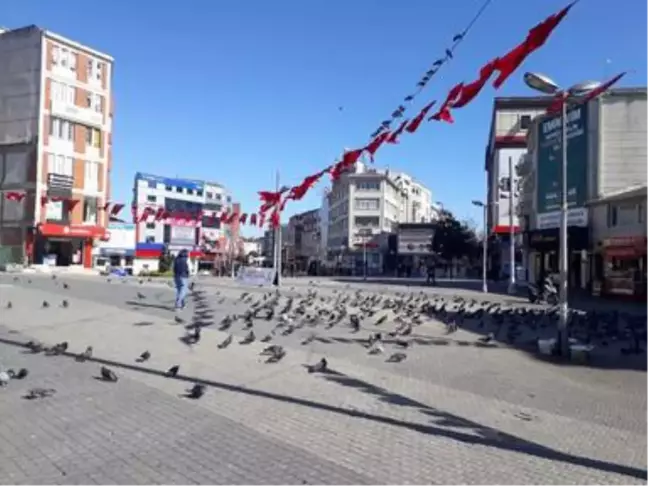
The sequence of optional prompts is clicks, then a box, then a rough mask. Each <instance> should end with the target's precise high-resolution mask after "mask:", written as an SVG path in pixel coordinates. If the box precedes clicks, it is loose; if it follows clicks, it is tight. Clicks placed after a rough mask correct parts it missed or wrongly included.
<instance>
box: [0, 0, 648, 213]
mask: <svg viewBox="0 0 648 486" xmlns="http://www.w3.org/2000/svg"><path fill="white" fill-rule="evenodd" d="M481 3H482V0H402V1H389V0H325V1H324V0H321V1H316V0H276V1H268V0H250V1H243V0H236V1H235V0H211V1H208V0H186V1H183V2H172V1H168V2H164V1H159V0H158V1H153V0H137V1H129V2H128V1H125V0H113V1H112V2H108V3H105V2H104V3H95V2H88V1H87V0H84V1H80V0H62V1H52V0H21V1H11V0H10V1H9V2H2V5H1V6H0V25H4V26H7V27H20V26H24V25H27V24H37V25H39V26H41V27H43V28H47V29H49V30H52V31H54V32H57V33H60V34H62V35H65V36H67V37H70V38H72V39H75V40H78V41H79V42H82V43H84V44H87V45H90V46H92V47H95V48H96V49H99V50H102V51H105V52H107V53H109V54H111V55H112V56H113V57H114V58H115V72H114V92H115V97H116V99H115V106H116V108H115V133H114V138H113V140H114V171H113V188H114V196H115V199H117V200H122V201H126V202H129V203H130V197H131V189H132V181H133V174H134V173H135V171H138V170H139V171H145V172H152V173H156V174H160V175H168V176H176V175H177V176H181V177H189V178H206V179H214V180H217V181H220V182H222V183H223V184H225V185H227V186H228V187H230V188H231V190H232V191H233V194H234V197H235V199H237V200H239V201H241V203H242V205H243V208H244V210H255V209H256V208H257V207H258V199H257V194H256V192H257V191H258V190H260V189H268V188H273V187H274V173H275V170H276V169H280V171H281V177H282V182H283V183H287V184H291V185H292V184H295V183H298V182H300V181H301V179H302V178H303V177H304V176H306V175H308V174H310V173H312V172H315V171H317V170H319V169H321V168H322V167H324V166H325V165H328V164H329V163H331V162H332V161H333V159H334V158H335V157H336V156H337V155H339V154H340V153H341V151H342V149H343V148H344V147H353V148H355V147H359V146H362V145H364V144H366V143H367V142H368V136H369V134H370V133H371V131H372V130H373V129H375V128H376V126H377V125H378V124H379V123H380V121H381V120H383V119H385V118H387V117H388V116H389V114H390V113H391V112H392V111H393V110H394V109H395V108H396V107H397V105H398V104H399V102H400V101H401V99H402V97H404V96H405V95H407V94H409V92H410V91H412V88H413V86H414V85H415V84H416V82H417V81H418V79H419V77H420V76H421V75H422V74H423V73H424V71H425V70H426V69H428V67H429V66H430V64H431V63H432V62H433V61H434V60H435V59H436V58H437V57H439V55H440V54H441V53H442V52H443V50H444V48H445V47H446V46H447V45H449V43H450V39H451V38H452V36H453V35H454V34H455V33H457V32H459V31H460V30H461V29H462V28H463V27H464V26H465V25H466V23H467V22H468V21H469V19H470V18H471V17H472V16H473V15H474V13H475V12H476V10H477V9H478V7H479V5H480V4H481ZM566 4H567V0H493V1H492V3H491V5H490V6H489V7H488V9H487V10H486V12H485V13H484V15H483V16H482V18H481V19H480V20H479V22H478V23H477V24H476V25H475V27H474V29H473V30H472V31H471V32H470V34H469V36H468V37H467V38H466V40H465V42H464V43H462V44H461V46H460V47H459V49H458V50H457V52H456V57H455V60H454V61H452V63H450V64H449V65H448V66H445V67H444V68H443V69H442V70H441V71H440V73H439V75H438V76H437V77H436V78H435V79H434V80H433V81H432V82H431V83H430V84H429V85H428V87H427V88H426V90H425V91H424V93H423V94H422V96H420V97H419V98H418V99H417V104H416V105H413V106H412V107H411V110H412V112H413V111H416V110H418V109H419V108H420V107H422V106H423V105H425V104H426V103H427V102H428V101H430V100H432V99H438V100H439V102H440V101H442V99H443V98H444V97H445V95H446V93H447V90H448V88H450V87H451V86H453V85H454V84H455V83H456V82H459V81H464V80H465V81H472V79H473V78H474V77H475V75H476V73H477V71H478V69H479V68H480V67H481V65H482V64H484V63H485V62H486V61H488V60H490V59H491V58H493V57H496V56H497V55H500V54H504V53H505V52H506V51H507V50H508V49H509V48H511V47H513V46H514V45H516V44H517V43H518V42H519V41H521V40H522V39H523V38H524V36H525V34H526V31H527V29H528V28H530V27H531V26H533V25H534V24H535V23H537V22H539V21H540V20H542V19H544V18H545V17H546V16H547V15H549V14H550V13H552V12H555V11H558V10H559V9H560V8H562V7H563V6H565V5H566ZM608 60H609V62H608ZM524 69H533V70H536V71H541V72H546V73H549V74H551V76H552V77H554V79H555V80H556V81H558V82H560V83H564V84H568V83H573V82H577V81H580V80H583V79H592V78H593V79H597V78H601V77H603V76H606V75H607V76H611V75H612V74H615V73H616V72H619V71H622V70H633V71H634V72H633V73H631V74H630V75H629V76H627V77H626V79H625V80H624V81H623V84H624V85H633V86H637V85H645V84H646V1H645V0H619V1H616V2H611V1H609V0H581V1H580V2H579V3H578V4H577V5H576V7H575V8H574V9H573V10H572V11H571V13H570V14H569V15H568V17H567V18H566V19H565V21H564V22H563V23H562V24H561V25H560V26H559V28H558V29H557V30H556V32H555V33H554V35H553V36H552V37H551V39H550V40H549V42H548V43H547V44H546V45H545V47H544V48H543V49H541V50H540V51H538V52H536V53H535V54H533V55H532V56H531V57H530V58H529V59H528V60H527V62H526V63H525V65H524V66H523V67H522V69H521V70H520V71H519V72H518V73H517V75H515V76H514V77H512V78H510V79H509V81H508V82H507V84H506V85H505V86H504V87H503V88H502V89H501V90H499V91H498V92H496V91H494V90H493V88H492V87H490V86H488V87H487V88H486V89H485V90H484V91H483V92H482V93H481V94H480V96H479V97H478V98H477V100H475V101H474V102H473V103H472V104H471V105H469V106H468V107H467V108H465V109H462V110H460V111H459V110H458V111H457V112H455V113H456V116H455V119H456V122H455V124H454V125H447V124H441V123H424V124H423V125H422V126H421V128H420V129H419V131H418V132H417V133H416V134H415V135H413V136H406V137H405V136H404V137H403V139H402V141H401V144H400V145H398V146H387V147H384V148H383V149H382V150H381V151H380V152H379V154H378V157H377V160H376V163H377V164H378V165H380V166H385V165H389V166H391V167H393V168H397V169H400V170H404V171H407V172H409V173H411V174H412V175H414V176H415V177H416V178H417V179H419V180H420V181H422V182H423V183H425V184H426V185H428V186H429V187H430V188H431V189H432V191H433V193H434V199H435V200H438V201H442V202H443V203H444V204H445V206H446V207H448V208H449V209H451V210H452V211H454V212H455V213H456V214H457V216H459V217H464V218H472V219H473V220H475V221H479V219H480V213H479V211H477V210H475V208H473V207H471V205H470V200H471V199H474V198H480V197H483V195H484V192H485V189H484V187H485V183H484V171H483V165H484V150H485V146H486V144H487V135H488V128H489V123H490V116H491V108H492V102H493V97H494V96H495V95H496V94H497V95H522V94H526V93H529V91H528V89H526V88H525V87H524V86H523V84H522V82H521V80H520V77H521V75H522V73H523V71H524ZM339 107H343V109H342V111H340V110H339ZM323 187H324V184H323V183H320V185H319V186H316V188H315V190H314V191H313V192H312V194H311V195H310V196H308V197H306V198H305V199H304V200H303V201H301V202H299V203H293V204H291V205H289V206H288V210H287V211H288V214H292V213H294V212H298V211H302V210H305V209H310V208H312V207H315V206H317V205H319V201H320V195H321V192H322V188H323Z"/></svg>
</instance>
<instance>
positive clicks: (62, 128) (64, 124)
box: [49, 117, 74, 142]
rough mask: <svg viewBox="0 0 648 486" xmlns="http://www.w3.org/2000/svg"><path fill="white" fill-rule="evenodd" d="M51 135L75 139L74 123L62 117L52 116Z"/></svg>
mask: <svg viewBox="0 0 648 486" xmlns="http://www.w3.org/2000/svg"><path fill="white" fill-rule="evenodd" d="M49 134H50V137H52V138H56V139H58V140H65V141H67V142H73V141H74V123H70V122H69V121H67V120H63V119H61V118H57V117H52V118H51V119H50V132H49Z"/></svg>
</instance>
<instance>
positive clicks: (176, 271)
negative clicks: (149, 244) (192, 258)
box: [173, 252, 189, 278]
mask: <svg viewBox="0 0 648 486" xmlns="http://www.w3.org/2000/svg"><path fill="white" fill-rule="evenodd" d="M173 276H174V277H175V278H189V255H187V253H186V252H180V253H179V254H178V256H177V257H176V258H175V260H174V261H173Z"/></svg>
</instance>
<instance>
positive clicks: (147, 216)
mask: <svg viewBox="0 0 648 486" xmlns="http://www.w3.org/2000/svg"><path fill="white" fill-rule="evenodd" d="M26 197H27V193H26V192H24V191H6V192H4V198H5V199H6V200H8V201H13V202H16V203H21V202H22V201H23V200H24V199H25V198H26ZM50 202H54V203H55V202H62V203H63V204H64V208H65V210H66V211H67V212H68V213H70V212H72V211H73V210H74V208H75V207H76V206H77V204H79V202H81V200H80V199H75V198H72V197H60V196H42V197H41V198H40V204H41V207H43V206H45V205H47V204H48V203H50ZM125 207H126V205H125V204H121V203H113V202H107V203H106V204H104V205H102V206H100V207H98V208H97V209H99V210H100V211H104V212H106V213H107V214H108V215H109V216H110V217H117V216H119V213H120V212H121V211H122V209H124V208H125ZM207 213H209V214H207ZM207 213H206V212H204V211H197V212H191V213H190V212H183V211H169V210H167V209H166V208H163V207H158V206H145V207H143V208H141V209H138V207H137V206H135V205H133V206H131V214H132V216H133V221H134V222H136V223H147V222H154V221H158V222H164V223H170V224H178V225H182V224H187V225H189V224H195V225H199V224H202V222H203V221H205V222H207V223H211V224H215V222H216V221H220V223H221V224H230V225H231V224H235V223H238V224H246V223H248V224H250V225H253V226H256V225H257V223H258V222H259V220H260V219H259V215H257V214H255V213H251V214H250V213H243V212H241V211H231V212H228V211H220V212H218V211H208V212H207Z"/></svg>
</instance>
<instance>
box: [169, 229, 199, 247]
mask: <svg viewBox="0 0 648 486" xmlns="http://www.w3.org/2000/svg"><path fill="white" fill-rule="evenodd" d="M196 231H197V229H196V228H195V227H194V226H171V229H170V237H169V244H170V245H174V246H194V245H195V244H196Z"/></svg>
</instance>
